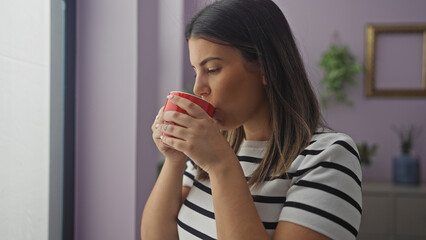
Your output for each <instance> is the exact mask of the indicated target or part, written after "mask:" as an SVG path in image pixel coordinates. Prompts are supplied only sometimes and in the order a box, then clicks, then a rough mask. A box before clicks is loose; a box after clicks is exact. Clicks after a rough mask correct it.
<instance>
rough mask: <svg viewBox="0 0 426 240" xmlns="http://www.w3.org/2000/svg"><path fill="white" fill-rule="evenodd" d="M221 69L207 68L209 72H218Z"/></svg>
mask: <svg viewBox="0 0 426 240" xmlns="http://www.w3.org/2000/svg"><path fill="white" fill-rule="evenodd" d="M219 71H220V68H213V69H209V70H207V73H217V72H219Z"/></svg>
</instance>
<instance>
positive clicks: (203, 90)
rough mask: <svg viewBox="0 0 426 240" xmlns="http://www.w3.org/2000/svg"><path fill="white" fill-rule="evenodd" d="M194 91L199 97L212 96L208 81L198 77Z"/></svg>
mask: <svg viewBox="0 0 426 240" xmlns="http://www.w3.org/2000/svg"><path fill="white" fill-rule="evenodd" d="M193 91H194V93H195V94H196V95H198V96H201V97H206V96H208V95H209V94H210V86H209V85H208V83H207V81H206V79H204V78H203V77H201V76H198V75H197V76H196V77H195V83H194V88H193Z"/></svg>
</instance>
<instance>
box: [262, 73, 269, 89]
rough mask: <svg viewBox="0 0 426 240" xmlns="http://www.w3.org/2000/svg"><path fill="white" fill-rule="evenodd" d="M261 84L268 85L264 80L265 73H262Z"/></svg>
mask: <svg viewBox="0 0 426 240" xmlns="http://www.w3.org/2000/svg"><path fill="white" fill-rule="evenodd" d="M262 84H263V86H266V85H268V83H267V82H266V78H265V75H263V74H262Z"/></svg>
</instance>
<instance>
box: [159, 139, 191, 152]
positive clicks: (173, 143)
mask: <svg viewBox="0 0 426 240" xmlns="http://www.w3.org/2000/svg"><path fill="white" fill-rule="evenodd" d="M161 142H162V143H163V144H165V145H167V146H169V147H171V148H173V149H176V150H178V151H180V152H183V151H181V149H183V147H184V146H185V141H184V140H182V139H178V138H174V137H169V136H161Z"/></svg>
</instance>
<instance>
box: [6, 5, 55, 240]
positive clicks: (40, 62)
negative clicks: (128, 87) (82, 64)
mask: <svg viewBox="0 0 426 240" xmlns="http://www.w3.org/2000/svg"><path fill="white" fill-rule="evenodd" d="M0 5H1V7H0V29H1V30H0V239H4V240H8V239H10V240H21V239H37V240H38V239H47V238H48V197H49V177H48V176H49V118H50V113H49V95H50V0H21V1H16V0H2V1H1V4H0Z"/></svg>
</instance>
